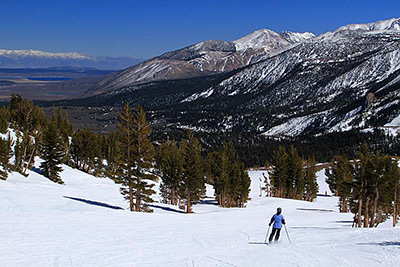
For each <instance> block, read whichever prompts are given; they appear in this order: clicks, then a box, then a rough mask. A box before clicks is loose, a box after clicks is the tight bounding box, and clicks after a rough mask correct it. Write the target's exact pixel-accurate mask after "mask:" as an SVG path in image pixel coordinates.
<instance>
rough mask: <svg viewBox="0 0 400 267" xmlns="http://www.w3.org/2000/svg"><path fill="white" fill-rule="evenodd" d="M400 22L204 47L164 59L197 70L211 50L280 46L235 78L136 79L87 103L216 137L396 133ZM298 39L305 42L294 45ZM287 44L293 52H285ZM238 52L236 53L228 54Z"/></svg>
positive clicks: (399, 113) (399, 95)
mask: <svg viewBox="0 0 400 267" xmlns="http://www.w3.org/2000/svg"><path fill="white" fill-rule="evenodd" d="M398 22H399V19H391V20H387V21H379V22H376V23H369V24H358V25H349V26H344V27H341V28H339V29H337V30H336V31H332V32H328V33H325V34H322V35H320V36H317V37H313V36H312V35H311V34H307V33H304V34H302V35H299V34H293V33H287V32H286V33H285V32H284V33H281V34H273V33H271V32H269V31H257V32H255V33H253V34H252V36H254V37H255V38H254V39H251V38H244V39H242V40H241V41H240V42H238V41H236V43H235V42H233V44H234V45H235V47H233V46H231V45H230V44H229V42H227V43H219V44H214V43H213V44H212V45H211V43H208V44H205V43H204V44H198V45H195V47H189V48H185V49H182V50H178V51H175V52H171V53H169V54H167V55H164V58H168V59H169V60H172V59H171V58H178V59H182V58H184V57H186V58H188V59H189V60H188V61H185V62H186V63H187V64H192V62H193V61H192V60H199V58H201V57H196V55H197V54H198V53H200V52H199V51H201V53H204V50H206V48H205V47H207V49H208V50H209V51H212V52H215V51H214V50H218V52H219V53H222V52H221V50H223V51H225V53H232V54H235V53H238V51H237V50H238V49H237V43H240V45H242V47H245V46H244V44H246V43H248V44H249V43H252V44H253V45H255V46H257V45H258V44H264V45H266V44H267V43H268V44H274V45H275V46H274V49H275V50H274V51H273V52H270V53H269V54H268V55H267V56H265V57H261V59H259V61H256V62H254V63H252V64H249V65H246V66H244V67H242V68H238V69H235V70H233V71H231V72H223V73H221V74H218V75H213V76H205V77H198V78H190V79H184V80H176V79H174V80H173V79H170V80H167V81H162V82H155V81H152V82H151V83H145V84H129V82H131V81H132V80H130V81H129V82H127V83H121V84H119V85H120V86H121V87H120V88H117V89H116V90H112V91H109V92H106V93H103V94H100V95H98V96H95V97H91V98H86V99H83V100H81V101H82V103H85V102H86V103H90V104H91V105H103V104H105V103H107V104H108V105H121V104H122V103H123V102H124V101H130V102H131V103H141V104H142V105H145V106H147V108H148V109H154V111H155V112H154V113H152V117H153V119H154V120H155V121H158V122H163V123H166V124H168V125H176V126H177V127H183V128H191V129H195V130H201V131H209V132H212V131H227V130H229V131H230V130H232V131H235V130H238V131H246V132H258V133H263V134H265V135H274V136H275V135H287V136H297V135H302V134H320V133H327V132H333V131H344V130H350V129H353V128H364V129H365V128H370V127H375V126H376V127H389V126H390V127H392V128H393V127H394V126H393V125H392V124H393V123H392V122H393V121H397V118H398V117H399V116H400V30H399V29H398V27H397V26H396V25H398ZM260 35H262V36H269V39H268V40H270V42H265V39H263V38H260V39H263V40H264V41H259V39H258V37H259V36H260ZM302 36H305V38H304V39H305V40H304V39H303V38H302ZM272 37H273V38H272ZM307 37H311V38H307ZM295 38H300V39H301V40H300V39H295ZM293 39H295V40H300V41H299V42H297V43H294V44H290V41H289V40H293ZM239 40H240V39H239ZM288 43H289V44H288ZM281 44H286V46H285V45H283V48H282V49H279V48H280V45H281ZM240 45H239V47H240ZM260 46H261V47H262V46H263V45H260ZM215 47H217V48H215ZM270 47H271V46H270ZM195 49H197V50H195ZM234 49H235V50H236V52H228V51H233V50H234ZM196 51H197V52H196ZM244 51H257V49H253V48H248V49H246V50H244ZM196 53H197V54H196ZM253 57H254V55H253ZM160 58H162V57H159V58H158V60H161V59H160ZM220 59H221V58H218V59H216V60H220ZM161 61H162V60H161ZM250 61H251V60H250ZM152 62H153V63H154V62H155V61H154V60H153V61H152ZM164 62H165V61H164ZM146 64H148V63H146ZM146 64H145V63H144V64H143V65H142V64H141V65H142V66H144V65H146ZM167 65H168V64H167ZM192 65H193V66H195V65H194V64H192ZM157 66H159V65H157ZM203 70H204V68H203ZM149 73H150V74H151V73H152V72H148V73H147V74H149ZM122 74H124V75H126V76H127V77H129V75H132V72H131V73H130V72H129V69H128V70H126V71H125V73H124V72H122V73H120V74H118V75H122ZM124 75H122V76H119V77H121V78H122V77H124ZM143 75H144V74H143ZM150 76H151V77H155V76H152V74H151V75H150ZM131 77H133V76H131ZM141 77H143V76H141ZM135 78H137V77H135ZM135 78H134V79H135ZM174 78H177V77H174ZM123 85H125V86H123ZM114 86H118V83H115V84H114ZM395 126H396V125H395ZM395 128H396V127H395ZM396 131H397V130H396Z"/></svg>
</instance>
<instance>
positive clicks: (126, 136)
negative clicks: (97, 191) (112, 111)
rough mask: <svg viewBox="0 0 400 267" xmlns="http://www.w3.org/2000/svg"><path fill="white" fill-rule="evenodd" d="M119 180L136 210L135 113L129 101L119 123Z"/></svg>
mask: <svg viewBox="0 0 400 267" xmlns="http://www.w3.org/2000/svg"><path fill="white" fill-rule="evenodd" d="M118 131H119V135H118V137H119V140H118V143H117V144H118V159H117V162H118V165H119V166H120V167H119V170H120V171H119V172H120V173H119V174H118V180H119V183H121V185H122V186H121V193H122V194H123V195H124V196H125V198H126V199H129V208H130V211H134V210H135V206H134V202H133V183H134V181H133V180H134V177H133V167H134V155H133V153H134V148H133V146H134V136H133V113H132V111H131V109H130V106H129V103H126V104H125V106H124V108H123V109H122V112H121V114H120V116H119V123H118Z"/></svg>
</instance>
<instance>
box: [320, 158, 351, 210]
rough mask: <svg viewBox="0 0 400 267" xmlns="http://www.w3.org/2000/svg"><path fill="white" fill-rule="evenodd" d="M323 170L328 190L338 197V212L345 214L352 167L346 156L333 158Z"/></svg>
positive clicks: (349, 191)
mask: <svg viewBox="0 0 400 267" xmlns="http://www.w3.org/2000/svg"><path fill="white" fill-rule="evenodd" d="M330 166H331V167H330V168H328V169H326V170H325V174H326V176H327V177H328V178H327V180H326V182H327V183H328V185H329V188H330V189H331V191H332V192H334V193H335V194H336V195H337V196H339V207H340V212H347V208H348V206H349V204H348V202H349V201H350V197H351V194H352V188H353V180H354V178H353V177H354V175H353V167H352V165H351V163H350V161H349V160H348V158H347V157H346V156H335V157H334V158H333V160H332V162H331V164H330Z"/></svg>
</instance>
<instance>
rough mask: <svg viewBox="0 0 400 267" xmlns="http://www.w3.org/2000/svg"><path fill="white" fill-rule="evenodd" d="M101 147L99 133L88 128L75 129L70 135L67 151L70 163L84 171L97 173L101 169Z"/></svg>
mask: <svg viewBox="0 0 400 267" xmlns="http://www.w3.org/2000/svg"><path fill="white" fill-rule="evenodd" d="M64 148H65V146H64ZM101 148H102V141H101V135H96V134H95V133H94V132H92V131H91V130H90V129H79V130H77V131H76V132H75V134H74V135H73V136H72V139H71V146H70V151H69V153H70V157H71V160H72V164H73V165H74V167H75V168H77V169H80V170H82V171H84V172H87V173H93V174H95V175H97V174H99V173H100V171H101V170H102V153H101Z"/></svg>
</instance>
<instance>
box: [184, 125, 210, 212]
mask: <svg viewBox="0 0 400 267" xmlns="http://www.w3.org/2000/svg"><path fill="white" fill-rule="evenodd" d="M180 148H181V150H182V154H183V180H182V184H181V188H180V196H181V197H182V198H183V199H185V200H186V213H191V212H192V202H195V201H198V200H200V198H201V196H202V194H204V192H205V184H204V174H203V172H204V169H203V166H202V164H203V163H202V162H203V159H202V157H201V146H200V143H199V140H198V139H197V138H195V137H194V134H193V132H192V131H189V133H188V140H187V141H182V142H181V146H180Z"/></svg>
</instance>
